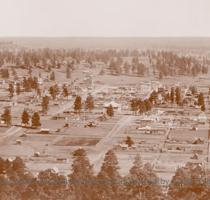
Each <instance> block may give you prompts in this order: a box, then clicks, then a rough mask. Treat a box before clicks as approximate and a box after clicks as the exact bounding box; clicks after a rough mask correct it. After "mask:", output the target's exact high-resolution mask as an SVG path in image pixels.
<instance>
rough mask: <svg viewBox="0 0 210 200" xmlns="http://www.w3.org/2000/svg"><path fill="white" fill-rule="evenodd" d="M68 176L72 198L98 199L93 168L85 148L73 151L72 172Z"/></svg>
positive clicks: (77, 199)
mask: <svg viewBox="0 0 210 200" xmlns="http://www.w3.org/2000/svg"><path fill="white" fill-rule="evenodd" d="M68 177H69V187H70V190H71V191H72V195H71V198H70V199H75V200H84V199H86V200H94V199H96V196H95V193H94V186H95V185H94V180H95V178H94V174H93V168H92V165H91V164H90V162H89V159H88V157H87V155H86V152H85V150H84V149H77V150H76V151H74V152H73V164H72V173H71V174H70V175H69V176H68Z"/></svg>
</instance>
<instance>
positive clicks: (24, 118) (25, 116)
mask: <svg viewBox="0 0 210 200" xmlns="http://www.w3.org/2000/svg"><path fill="white" fill-rule="evenodd" d="M21 118H22V124H24V125H26V124H27V125H28V124H29V119H30V116H29V114H28V112H27V111H26V110H24V111H23V113H22V117H21Z"/></svg>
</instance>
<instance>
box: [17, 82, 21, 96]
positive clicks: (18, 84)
mask: <svg viewBox="0 0 210 200" xmlns="http://www.w3.org/2000/svg"><path fill="white" fill-rule="evenodd" d="M20 92H21V90H20V83H17V84H16V94H17V95H19V94H20Z"/></svg>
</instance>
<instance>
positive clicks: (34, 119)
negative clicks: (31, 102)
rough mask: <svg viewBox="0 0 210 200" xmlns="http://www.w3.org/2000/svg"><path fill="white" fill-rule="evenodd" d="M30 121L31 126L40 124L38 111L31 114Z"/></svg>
mask: <svg viewBox="0 0 210 200" xmlns="http://www.w3.org/2000/svg"><path fill="white" fill-rule="evenodd" d="M31 123H32V126H33V127H38V126H41V123H40V116H39V113H38V112H35V113H34V114H33V115H32V118H31Z"/></svg>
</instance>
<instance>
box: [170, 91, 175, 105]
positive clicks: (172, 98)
mask: <svg viewBox="0 0 210 200" xmlns="http://www.w3.org/2000/svg"><path fill="white" fill-rule="evenodd" d="M174 95H175V94H174V88H173V87H172V88H171V94H170V99H171V103H174Z"/></svg>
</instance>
